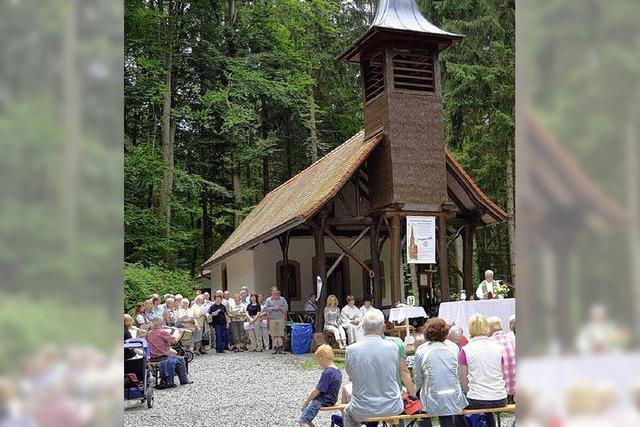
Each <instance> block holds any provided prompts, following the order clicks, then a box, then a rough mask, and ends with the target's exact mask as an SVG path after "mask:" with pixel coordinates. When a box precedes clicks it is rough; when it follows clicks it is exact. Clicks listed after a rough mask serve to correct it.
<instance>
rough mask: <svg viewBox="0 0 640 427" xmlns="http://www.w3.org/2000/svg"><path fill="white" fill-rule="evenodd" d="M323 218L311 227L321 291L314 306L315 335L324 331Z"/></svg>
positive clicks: (324, 265) (324, 271) (324, 253)
mask: <svg viewBox="0 0 640 427" xmlns="http://www.w3.org/2000/svg"><path fill="white" fill-rule="evenodd" d="M324 227H325V224H324V216H322V218H321V219H320V222H319V224H316V225H314V226H313V227H312V231H313V240H314V243H315V249H316V272H317V273H316V274H317V275H318V276H320V280H322V289H321V290H320V295H317V297H318V304H317V305H316V324H315V329H316V333H320V332H322V331H323V330H324V308H325V306H326V305H327V288H328V286H327V256H326V252H325V248H324ZM316 280H317V279H316V278H315V277H314V278H313V283H312V286H313V287H314V289H315V288H316V286H317V282H316Z"/></svg>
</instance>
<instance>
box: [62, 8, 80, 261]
mask: <svg viewBox="0 0 640 427" xmlns="http://www.w3.org/2000/svg"><path fill="white" fill-rule="evenodd" d="M76 2H77V0H72V1H71V5H70V6H71V7H69V8H68V10H67V12H68V13H67V14H68V19H67V25H66V26H65V31H64V35H63V40H62V67H63V73H62V90H63V100H64V103H63V107H64V108H63V110H62V113H63V122H64V129H65V136H66V137H65V139H64V141H65V142H64V167H63V168H62V171H61V183H60V191H59V206H58V211H59V213H58V214H59V224H61V225H62V228H63V230H62V233H61V235H62V236H63V238H64V240H63V242H64V249H67V250H70V249H71V247H72V246H73V244H74V241H75V228H76V225H75V224H76V214H77V194H78V191H77V183H78V165H79V162H80V143H81V142H80V141H81V138H82V136H81V135H82V122H81V111H82V110H81V106H80V102H81V96H80V78H79V77H78V73H77V72H76V69H77V67H76V51H77V38H78V34H77V29H78V24H77V19H78V17H77V14H76V12H77V8H78V5H77V4H76Z"/></svg>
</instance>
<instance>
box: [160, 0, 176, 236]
mask: <svg viewBox="0 0 640 427" xmlns="http://www.w3.org/2000/svg"><path fill="white" fill-rule="evenodd" d="M170 20H171V3H169V10H168V17H167V21H166V22H164V23H163V27H165V28H166V29H168V31H167V32H166V36H167V37H169V40H168V43H167V45H168V46H167V52H166V56H165V93H164V103H163V104H162V161H163V163H164V167H163V170H162V183H161V186H160V197H159V199H160V200H159V201H160V215H161V216H162V217H163V218H164V224H165V234H166V235H167V236H168V235H169V232H170V230H171V194H172V192H173V174H174V144H173V138H172V133H174V134H175V131H174V132H172V129H171V92H172V83H173V78H172V72H173V67H172V65H173V64H172V61H173V57H172V50H173V47H172V43H171V35H170V27H171V25H170Z"/></svg>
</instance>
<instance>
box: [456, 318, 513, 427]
mask: <svg viewBox="0 0 640 427" xmlns="http://www.w3.org/2000/svg"><path fill="white" fill-rule="evenodd" d="M490 333H491V327H490V326H489V322H488V321H487V319H486V317H484V316H483V315H481V314H475V315H473V316H471V318H470V319H469V334H470V335H471V340H469V344H467V345H465V346H464V347H463V348H462V349H461V350H460V353H459V354H458V364H459V373H460V382H461V384H462V389H463V390H464V391H465V392H466V394H467V400H468V401H469V405H468V406H467V409H485V408H501V407H503V406H505V405H506V404H507V389H506V385H505V380H504V375H503V373H502V364H503V358H502V348H501V347H500V346H499V345H498V344H497V343H496V342H495V340H494V339H493V338H490V337H489V335H490ZM486 417H487V427H495V426H496V422H495V417H494V416H493V414H486Z"/></svg>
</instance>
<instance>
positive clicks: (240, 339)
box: [124, 286, 288, 384]
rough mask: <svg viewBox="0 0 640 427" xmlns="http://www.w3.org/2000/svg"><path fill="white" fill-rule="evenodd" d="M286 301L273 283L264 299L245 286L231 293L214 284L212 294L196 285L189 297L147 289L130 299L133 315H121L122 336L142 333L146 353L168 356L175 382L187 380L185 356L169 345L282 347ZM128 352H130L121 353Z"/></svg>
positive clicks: (197, 350) (203, 350) (201, 349)
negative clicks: (138, 298) (148, 292)
mask: <svg viewBox="0 0 640 427" xmlns="http://www.w3.org/2000/svg"><path fill="white" fill-rule="evenodd" d="M287 311H288V304H287V301H286V299H285V298H284V297H282V296H280V290H279V289H278V288H277V287H275V286H274V287H273V288H272V289H271V295H270V296H269V297H268V298H267V299H266V300H265V299H264V296H263V295H262V294H256V293H250V292H249V290H248V289H247V288H246V287H243V288H242V289H241V291H240V292H239V293H237V294H235V295H233V297H232V296H231V295H230V294H229V291H222V290H218V291H216V292H215V294H214V297H213V300H212V299H211V297H210V295H209V293H208V292H204V293H200V292H199V291H196V296H195V298H194V299H193V301H189V299H188V298H186V297H184V296H182V295H180V294H177V295H172V294H165V295H164V296H163V297H162V299H161V298H160V296H159V295H157V294H154V295H151V296H150V297H149V298H148V299H146V300H145V301H143V302H140V303H138V304H136V307H135V309H134V313H133V316H131V315H129V314H125V315H124V339H125V340H127V339H130V338H133V337H145V338H146V340H147V342H148V343H149V348H150V350H151V356H152V358H164V357H170V358H171V363H172V364H174V365H175V368H174V369H175V372H176V373H177V374H178V377H179V379H180V382H181V384H188V383H189V381H188V379H187V372H188V366H187V363H186V360H185V359H184V358H183V357H181V356H180V355H178V352H177V350H176V349H174V348H173V347H174V346H175V345H177V344H178V343H180V345H181V346H182V348H183V349H184V350H185V351H192V352H193V353H194V354H207V353H208V352H209V351H210V350H212V349H215V351H216V352H217V353H224V352H228V351H234V352H242V351H256V352H262V351H265V350H269V349H270V348H271V347H273V352H274V353H275V354H283V353H284V345H283V337H284V334H285V330H284V329H285V328H284V322H285V317H286V313H287ZM127 356H130V357H132V356H133V355H132V354H126V353H125V358H127Z"/></svg>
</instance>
